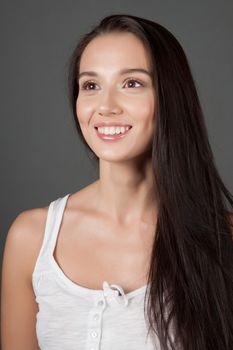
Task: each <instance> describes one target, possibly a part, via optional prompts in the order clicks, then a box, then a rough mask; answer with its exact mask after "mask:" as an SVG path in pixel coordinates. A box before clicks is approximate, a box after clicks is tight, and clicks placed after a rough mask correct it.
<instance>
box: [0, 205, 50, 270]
mask: <svg viewBox="0 0 233 350" xmlns="http://www.w3.org/2000/svg"><path fill="white" fill-rule="evenodd" d="M47 213H48V206H45V207H41V208H33V209H27V210H24V211H22V212H20V213H19V214H18V215H17V216H16V218H15V219H14V220H13V222H12V223H11V225H10V228H9V230H8V233H7V236H6V242H5V248H4V253H5V254H6V255H8V256H12V258H13V257H15V259H16V261H19V260H21V259H22V261H21V262H22V263H23V264H25V267H27V268H28V273H29V275H30V274H31V273H32V271H33V267H34V265H35V262H36V258H37V256H38V253H39V250H40V247H41V244H42V241H43V235H44V230H45V223H46V218H47Z"/></svg>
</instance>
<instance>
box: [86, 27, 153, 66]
mask: <svg viewBox="0 0 233 350" xmlns="http://www.w3.org/2000/svg"><path fill="white" fill-rule="evenodd" d="M131 66H135V67H141V68H145V69H146V68H149V57H148V53H147V51H146V49H145V47H144V45H143V43H142V41H141V40H140V39H139V38H138V37H136V36H135V35H134V34H132V33H109V34H105V35H101V36H98V37H96V38H94V39H93V40H92V41H91V42H90V43H89V44H88V45H87V47H86V48H85V49H84V51H83V54H82V56H81V61H80V70H81V69H85V70H86V69H88V70H92V69H94V68H98V67H105V70H106V71H107V70H111V69H113V67H115V68H116V70H120V69H123V68H126V67H128V68H129V67H131Z"/></svg>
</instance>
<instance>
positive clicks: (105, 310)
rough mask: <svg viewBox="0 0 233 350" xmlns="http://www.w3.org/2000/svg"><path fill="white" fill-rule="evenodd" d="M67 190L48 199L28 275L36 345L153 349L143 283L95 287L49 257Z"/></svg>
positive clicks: (48, 349)
mask: <svg viewBox="0 0 233 350" xmlns="http://www.w3.org/2000/svg"><path fill="white" fill-rule="evenodd" d="M69 195H70V194H67V195H66V196H64V197H61V198H58V199H56V200H55V201H53V202H51V203H50V205H49V208H48V214H47V219H46V226H45V233H44V238H43V243H42V246H41V249H40V252H39V255H38V257H37V261H36V264H35V268H34V271H33V274H32V285H33V289H34V293H35V297H36V298H35V300H36V302H37V303H38V306H39V311H38V313H37V315H36V334H37V338H38V344H39V346H40V349H41V350H144V349H145V350H152V349H153V350H154V349H156V350H158V349H160V346H159V341H158V338H157V337H156V338H155V335H153V336H151V333H149V334H148V332H147V331H148V325H149V323H148V321H147V320H148V319H147V317H146V318H145V316H144V310H143V306H144V305H143V303H144V297H145V296H146V297H147V295H145V291H146V287H147V286H148V287H149V285H150V283H149V284H148V285H145V286H143V287H141V288H138V289H136V290H134V291H132V292H129V293H124V290H123V289H122V287H121V286H119V285H116V284H109V283H108V282H107V281H103V288H102V289H101V290H96V289H90V288H86V287H83V286H81V285H78V284H77V283H74V282H73V281H71V280H70V279H69V278H68V277H67V276H66V275H65V273H64V272H63V271H62V269H61V268H60V267H59V265H58V263H57V262H56V260H55V258H54V249H55V246H56V240H57V236H58V233H59V227H60V225H61V221H62V216H63V212H64V210H65V206H66V202H67V199H68V197H69Z"/></svg>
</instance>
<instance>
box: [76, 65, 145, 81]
mask: <svg viewBox="0 0 233 350" xmlns="http://www.w3.org/2000/svg"><path fill="white" fill-rule="evenodd" d="M128 73H144V74H147V75H149V77H151V73H150V72H149V71H147V70H146V69H144V68H124V69H121V70H120V71H119V74H120V75H123V74H128ZM84 75H87V76H90V77H97V76H98V74H97V73H96V72H94V71H85V72H82V73H80V74H79V75H78V80H79V79H80V78H81V77H82V76H84Z"/></svg>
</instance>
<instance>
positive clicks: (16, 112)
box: [0, 0, 233, 261]
mask: <svg viewBox="0 0 233 350" xmlns="http://www.w3.org/2000/svg"><path fill="white" fill-rule="evenodd" d="M0 4H1V5H0V6H1V9H0V13H1V15H0V16H1V18H0V35H1V55H0V60H1V62H0V63H1V64H0V67H1V80H0V84H1V103H0V116H1V128H0V133H1V134H0V143H1V144H0V152H1V163H0V164H1V171H0V176H1V179H0V184H1V197H0V199H1V200H0V205H1V207H0V211H1V214H0V216H1V220H0V237H1V251H0V261H1V260H2V250H3V245H4V241H5V237H6V234H7V231H8V228H9V226H10V224H11V222H12V221H13V220H14V218H15V217H16V216H17V215H18V214H19V213H20V212H21V211H23V210H26V209H30V208H35V207H40V206H46V205H48V204H49V202H50V201H52V200H54V199H56V198H58V197H61V196H64V195H65V194H67V193H71V192H76V191H78V190H79V189H81V188H82V187H84V186H86V185H88V184H89V183H91V182H93V181H95V180H96V178H97V177H98V169H95V167H94V166H93V165H92V163H91V161H90V159H89V158H88V154H87V153H86V151H85V149H83V146H82V144H81V143H80V141H79V139H78V135H77V133H76V129H75V126H74V122H73V119H72V115H71V110H70V107H69V104H68V98H67V96H68V95H67V94H68V93H67V81H66V79H67V63H68V59H69V57H70V55H71V53H72V50H73V48H74V46H75V44H76V42H77V40H78V39H79V37H80V35H82V34H84V33H86V32H87V31H89V30H90V29H91V27H92V26H93V25H94V24H96V23H97V22H98V20H99V19H100V18H102V17H104V16H106V15H109V14H113V13H128V14H134V15H138V16H141V17H146V18H148V19H152V20H154V21H156V22H159V23H160V24H162V25H164V26H165V27H166V28H167V29H169V30H170V31H171V32H172V33H173V34H174V35H175V36H176V38H177V39H178V40H179V42H180V43H181V45H182V46H183V48H184V51H185V53H186V55H187V57H188V60H189V62H190V66H191V70H192V73H193V76H194V79H195V82H196V85H197V89H198V93H199V97H200V100H201V103H202V107H203V110H204V113H205V120H206V124H207V128H208V132H209V140H210V143H211V146H212V149H213V152H214V155H215V160H216V165H217V167H218V169H219V172H220V174H221V176H222V179H223V181H224V183H225V185H226V186H227V187H228V188H229V190H230V191H231V192H232V191H233V176H232V175H233V160H232V149H233V141H232V126H233V125H232V124H233V118H232V97H233V96H232V91H233V64H232V62H233V45H232V41H233V40H232V35H233V2H232V0H228V1H227V0H223V1H216V0H215V1H214V0H204V1H203V0H195V1H193V0H189V1H187V0H182V1H181V0H176V1H174V0H160V1H155V0H153V1H141V0H140V1H135V0H134V1H127V0H124V1H121V0H117V1H109V0H106V1H88V0H86V1H69V0H66V1H65V0H64V1H58V0H49V1H42V0H40V1H32V0H28V1H27V0H21V1H10V0H8V1H7V0H6V1H1V3H0Z"/></svg>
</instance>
